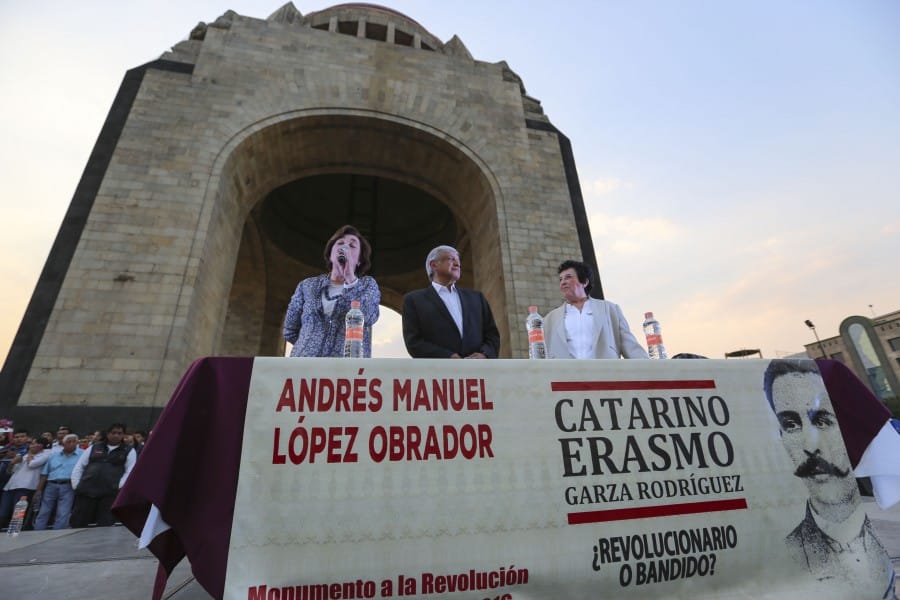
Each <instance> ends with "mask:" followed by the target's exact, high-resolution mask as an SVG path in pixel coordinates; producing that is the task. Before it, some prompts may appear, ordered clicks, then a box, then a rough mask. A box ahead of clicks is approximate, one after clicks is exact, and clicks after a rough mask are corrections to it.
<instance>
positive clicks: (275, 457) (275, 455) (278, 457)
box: [272, 427, 287, 465]
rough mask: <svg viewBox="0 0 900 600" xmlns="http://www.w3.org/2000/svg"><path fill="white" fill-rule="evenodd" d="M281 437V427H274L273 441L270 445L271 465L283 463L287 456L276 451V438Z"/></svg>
mask: <svg viewBox="0 0 900 600" xmlns="http://www.w3.org/2000/svg"><path fill="white" fill-rule="evenodd" d="M280 438H281V427H276V428H275V443H274V445H273V446H272V464H273V465H283V464H284V463H285V462H286V461H287V458H285V456H284V454H281V453H279V452H278V440H279V439H280Z"/></svg>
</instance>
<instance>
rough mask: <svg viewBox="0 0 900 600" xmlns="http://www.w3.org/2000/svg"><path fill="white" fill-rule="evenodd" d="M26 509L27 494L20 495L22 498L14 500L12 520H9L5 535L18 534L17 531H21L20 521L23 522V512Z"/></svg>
mask: <svg viewBox="0 0 900 600" xmlns="http://www.w3.org/2000/svg"><path fill="white" fill-rule="evenodd" d="M27 511H28V496H22V498H21V499H20V500H19V501H18V502H16V506H15V507H14V508H13V512H12V520H10V522H9V527H8V528H7V529H6V535H9V536H12V537H15V536H17V535H19V532H20V531H22V523H24V522H25V513H26V512H27Z"/></svg>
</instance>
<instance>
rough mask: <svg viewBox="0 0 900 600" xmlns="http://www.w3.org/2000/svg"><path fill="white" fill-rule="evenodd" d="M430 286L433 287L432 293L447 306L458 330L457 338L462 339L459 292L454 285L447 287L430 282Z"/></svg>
mask: <svg viewBox="0 0 900 600" xmlns="http://www.w3.org/2000/svg"><path fill="white" fill-rule="evenodd" d="M431 285H433V286H434V291H436V292H437V293H438V297H440V299H441V300H443V302H444V304H445V305H446V306H447V310H449V311H450V316H451V317H453V322H454V323H456V328H457V329H459V336H460V337H462V334H463V316H462V304H460V302H459V292H457V291H456V284H455V283H451V284H450V286H449V287H447V286H445V285H441V284H439V283H437V282H435V281H432V282H431Z"/></svg>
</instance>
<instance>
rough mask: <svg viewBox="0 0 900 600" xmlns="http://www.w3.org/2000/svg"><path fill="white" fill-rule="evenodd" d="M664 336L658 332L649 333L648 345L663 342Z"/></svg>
mask: <svg viewBox="0 0 900 600" xmlns="http://www.w3.org/2000/svg"><path fill="white" fill-rule="evenodd" d="M662 343H663V342H662V336H661V335H659V334H657V333H648V334H647V345H648V346H657V345H659V344H662Z"/></svg>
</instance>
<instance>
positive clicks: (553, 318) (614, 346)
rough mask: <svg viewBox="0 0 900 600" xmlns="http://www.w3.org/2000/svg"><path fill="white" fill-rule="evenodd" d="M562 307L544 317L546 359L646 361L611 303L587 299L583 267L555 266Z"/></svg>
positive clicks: (588, 276) (587, 275) (588, 274)
mask: <svg viewBox="0 0 900 600" xmlns="http://www.w3.org/2000/svg"><path fill="white" fill-rule="evenodd" d="M557 273H559V291H560V292H561V293H562V296H563V299H564V300H565V301H564V302H563V303H562V306H558V307H557V308H554V309H553V310H551V311H550V312H549V313H547V316H546V317H544V340H545V342H546V344H547V358H619V357H620V356H622V357H624V358H650V357H649V356H648V355H647V351H646V350H644V347H643V346H641V345H640V343H638V341H637V339H636V338H635V337H634V334H633V333H631V329H630V328H629V327H628V321H626V320H625V315H624V314H622V309H621V308H619V305H618V304H616V303H615V302H610V301H608V300H598V299H596V298H591V297H590V296H588V294H589V293H590V291H591V288H592V287H593V278H594V275H593V272H592V271H591V267H590V266H588V265H587V264H586V263H583V262H578V261H575V260H567V261H565V262H563V263H562V264H561V265H559V269H557Z"/></svg>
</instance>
